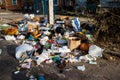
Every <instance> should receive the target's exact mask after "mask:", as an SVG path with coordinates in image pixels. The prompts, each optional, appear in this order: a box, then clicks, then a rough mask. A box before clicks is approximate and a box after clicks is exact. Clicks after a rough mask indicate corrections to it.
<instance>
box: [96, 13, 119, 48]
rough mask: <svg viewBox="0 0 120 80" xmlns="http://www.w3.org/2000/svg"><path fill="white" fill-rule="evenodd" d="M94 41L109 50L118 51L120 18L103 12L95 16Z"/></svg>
mask: <svg viewBox="0 0 120 80" xmlns="http://www.w3.org/2000/svg"><path fill="white" fill-rule="evenodd" d="M95 20H96V21H97V22H96V31H95V32H96V34H94V35H95V36H96V41H97V42H100V43H101V42H103V43H104V45H106V46H107V47H108V48H109V49H111V50H116V49H117V50H119V49H120V31H119V30H120V22H119V20H120V16H118V15H115V14H113V13H110V12H105V13H103V14H99V15H97V16H96V18H95Z"/></svg>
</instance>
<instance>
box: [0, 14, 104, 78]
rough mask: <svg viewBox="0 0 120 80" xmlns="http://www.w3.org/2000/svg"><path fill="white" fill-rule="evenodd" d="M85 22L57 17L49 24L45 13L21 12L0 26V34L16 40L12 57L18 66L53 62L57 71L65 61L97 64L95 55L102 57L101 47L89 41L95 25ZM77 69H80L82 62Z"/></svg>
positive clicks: (27, 66) (27, 67) (35, 65)
mask: <svg viewBox="0 0 120 80" xmlns="http://www.w3.org/2000/svg"><path fill="white" fill-rule="evenodd" d="M86 24H87V23H83V24H81V22H80V20H79V18H74V19H69V18H68V17H61V18H60V19H56V20H55V23H54V25H50V24H48V19H47V17H40V16H36V15H34V14H30V15H29V14H25V15H24V18H18V19H14V20H13V21H12V22H11V23H8V24H1V25H0V26H1V35H2V37H3V38H4V39H5V40H13V41H15V43H16V44H18V47H16V49H15V51H16V52H15V57H16V59H17V60H18V62H19V68H25V69H31V68H33V67H38V66H41V65H42V63H46V64H51V63H54V64H55V66H56V67H58V68H59V72H63V70H64V68H65V66H66V65H67V64H68V63H77V62H87V63H89V64H97V62H96V59H97V58H98V57H102V53H103V51H104V49H101V48H100V47H98V46H96V45H94V44H91V43H90V42H92V35H91V34H92V33H93V31H94V29H95V28H94V26H93V25H92V24H87V25H86ZM19 41H20V43H18V42H19ZM77 69H79V70H82V71H84V70H85V66H84V65H83V66H78V67H77ZM17 73H19V71H17V72H15V74H17ZM33 75H34V74H33ZM33 75H32V77H33ZM29 77H31V75H29ZM40 80H43V79H40Z"/></svg>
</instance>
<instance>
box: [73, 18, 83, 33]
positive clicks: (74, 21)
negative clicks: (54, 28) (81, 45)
mask: <svg viewBox="0 0 120 80" xmlns="http://www.w3.org/2000/svg"><path fill="white" fill-rule="evenodd" d="M72 26H73V27H74V28H75V30H76V31H77V32H81V31H82V28H81V26H80V21H79V19H78V18H75V19H74V20H72Z"/></svg>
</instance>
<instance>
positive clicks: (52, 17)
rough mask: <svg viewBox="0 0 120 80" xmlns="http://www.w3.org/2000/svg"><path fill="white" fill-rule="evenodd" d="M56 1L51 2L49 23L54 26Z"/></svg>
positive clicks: (51, 0) (50, 0)
mask: <svg viewBox="0 0 120 80" xmlns="http://www.w3.org/2000/svg"><path fill="white" fill-rule="evenodd" d="M53 1H54V0H49V2H48V3H49V8H48V9H49V23H50V24H54V2H53Z"/></svg>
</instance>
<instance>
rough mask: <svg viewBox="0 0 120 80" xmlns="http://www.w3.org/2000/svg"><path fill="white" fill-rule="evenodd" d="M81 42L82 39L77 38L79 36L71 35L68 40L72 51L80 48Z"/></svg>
mask: <svg viewBox="0 0 120 80" xmlns="http://www.w3.org/2000/svg"><path fill="white" fill-rule="evenodd" d="M80 44H81V39H77V37H70V38H69V40H68V47H69V49H70V50H71V51H72V50H74V49H76V48H78V47H79V46H80Z"/></svg>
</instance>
